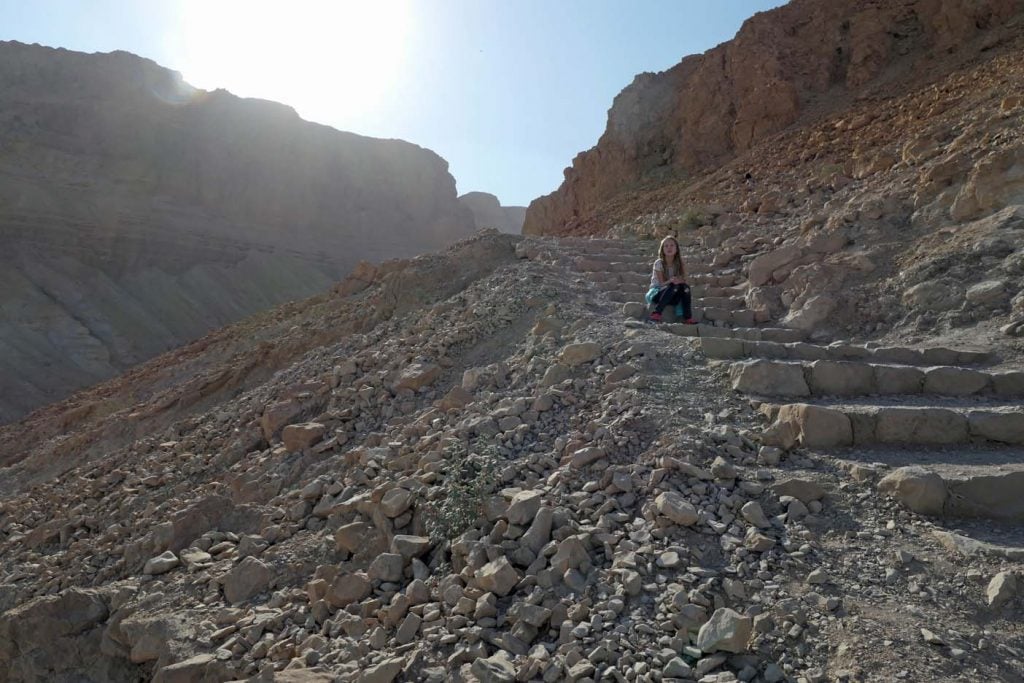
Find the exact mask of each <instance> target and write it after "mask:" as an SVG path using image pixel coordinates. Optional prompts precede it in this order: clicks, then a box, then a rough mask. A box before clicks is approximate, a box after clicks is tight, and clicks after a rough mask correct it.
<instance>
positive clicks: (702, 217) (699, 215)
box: [678, 206, 711, 231]
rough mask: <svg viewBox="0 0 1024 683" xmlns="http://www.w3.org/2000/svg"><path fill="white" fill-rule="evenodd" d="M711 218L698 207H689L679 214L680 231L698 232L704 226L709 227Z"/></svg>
mask: <svg viewBox="0 0 1024 683" xmlns="http://www.w3.org/2000/svg"><path fill="white" fill-rule="evenodd" d="M710 220H711V217H710V216H709V215H708V214H707V213H706V212H705V211H701V210H700V209H698V208H697V207H693V206H690V207H687V208H686V209H684V210H683V211H681V212H680V213H679V223H678V225H679V230H680V231H685V230H696V229H697V228H699V227H700V226H702V225H707V223H708V222H710Z"/></svg>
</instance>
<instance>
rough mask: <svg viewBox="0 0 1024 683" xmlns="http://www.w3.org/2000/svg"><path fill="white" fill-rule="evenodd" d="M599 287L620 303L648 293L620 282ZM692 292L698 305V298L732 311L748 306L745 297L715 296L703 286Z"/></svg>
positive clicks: (712, 306) (640, 297)
mask: <svg viewBox="0 0 1024 683" xmlns="http://www.w3.org/2000/svg"><path fill="white" fill-rule="evenodd" d="M598 289H600V290H602V291H603V292H604V293H605V294H606V295H607V296H608V298H609V299H610V300H611V301H616V302H618V303H627V302H630V301H642V300H643V298H644V295H645V294H647V289H646V288H644V289H642V290H641V289H639V288H636V287H624V286H623V285H622V284H620V283H601V284H599V285H598ZM716 293H717V292H716ZM690 294H691V296H692V297H693V301H694V302H695V304H694V305H696V301H697V299H701V300H702V302H703V303H702V305H703V306H707V307H711V308H724V309H726V310H730V311H736V310H741V309H743V308H746V306H747V302H746V300H744V299H743V297H728V296H715V295H712V294H709V293H708V292H707V290H706V289H705V288H703V287H698V286H693V287H691V289H690Z"/></svg>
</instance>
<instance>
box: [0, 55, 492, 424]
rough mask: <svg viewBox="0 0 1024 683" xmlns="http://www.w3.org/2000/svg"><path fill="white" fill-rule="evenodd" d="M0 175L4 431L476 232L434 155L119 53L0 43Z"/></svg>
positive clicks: (0, 406) (0, 416)
mask: <svg viewBox="0 0 1024 683" xmlns="http://www.w3.org/2000/svg"><path fill="white" fill-rule="evenodd" d="M0 175H2V178H3V180H2V182H0V244H2V245H3V247H4V248H3V249H2V250H0V422H5V421H9V420H11V419H13V418H15V417H17V416H19V415H22V414H23V413H24V412H26V411H27V410H29V409H32V408H34V407H36V406H38V405H41V404H43V403H47V402H50V401H53V400H56V399H58V398H61V397H63V396H66V395H67V394H68V393H69V392H70V391H72V390H74V389H77V388H79V387H81V386H85V385H88V384H91V383H93V382H96V381H98V380H100V379H104V378H107V377H110V376H113V375H114V374H116V373H118V372H120V371H122V370H124V369H125V368H127V367H129V366H131V365H134V364H135V363H138V362H140V361H141V360H144V359H147V358H150V357H152V356H154V355H156V354H157V353H160V352H162V351H165V350H167V349H170V348H174V347H176V346H179V345H180V344H182V343H184V342H187V341H189V340H192V339H195V338H197V337H199V336H201V335H202V334H204V333H206V332H207V331H209V330H211V329H214V328H216V327H219V326H222V325H224V324H226V323H228V322H231V321H234V320H238V319H239V318H242V317H244V316H246V315H250V314H252V313H255V312H257V311H259V310H263V309H266V308H268V307H271V306H273V305H276V304H279V303H281V302H283V301H287V300H290V299H295V298H302V297H306V296H309V295H311V294H314V293H316V292H319V291H323V290H325V289H327V287H328V286H329V284H330V283H332V282H334V281H335V280H337V279H339V278H340V277H341V276H342V275H343V274H344V273H346V272H348V271H349V270H350V269H351V268H352V267H353V266H354V265H355V264H356V263H357V262H358V260H360V259H370V260H374V261H379V260H382V259H385V258H390V257H404V256H410V255H414V254H417V253H421V252H423V251H426V250H431V249H436V248H439V247H442V246H444V245H446V244H448V243H450V242H452V241H454V240H456V239H459V238H462V237H465V236H466V235H468V234H470V233H471V232H472V231H473V229H474V224H473V218H472V216H471V215H470V212H469V211H468V210H466V209H465V208H463V207H462V206H460V205H459V203H458V201H457V196H456V192H455V182H454V180H453V178H452V177H451V175H450V174H449V173H448V167H447V163H446V162H445V161H444V160H443V159H442V158H440V157H439V156H437V155H436V154H434V153H433V152H431V151H429V150H425V149H422V148H420V147H417V146H416V145H413V144H410V143H406V142H403V141H399V140H376V139H371V138H366V137H361V136H358V135H354V134H351V133H344V132H340V131H337V130H334V129H332V128H328V127H326V126H320V125H316V124H312V123H309V122H306V121H303V120H302V119H300V118H299V117H298V115H297V114H296V113H295V112H294V111H293V110H292V109H290V108H288V107H285V106H283V105H280V104H276V103H272V102H266V101H261V100H245V99H240V98H238V97H235V96H233V95H231V94H230V93H227V92H225V91H220V90H218V91H215V92H204V91H197V90H195V89H193V88H191V87H190V86H188V84H186V83H184V82H183V81H182V80H181V77H180V76H179V75H178V74H177V73H175V72H172V71H169V70H167V69H164V68H161V67H160V66H158V65H156V64H155V63H153V62H150V61H148V60H144V59H141V58H139V57H135V56H133V55H130V54H127V53H111V54H97V55H85V54H79V53H74V52H68V51H66V50H53V49H49V48H44V47H40V46H36V45H32V46H29V45H23V44H19V43H0Z"/></svg>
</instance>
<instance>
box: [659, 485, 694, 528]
mask: <svg viewBox="0 0 1024 683" xmlns="http://www.w3.org/2000/svg"><path fill="white" fill-rule="evenodd" d="M654 507H655V509H656V510H657V511H658V513H659V514H661V515H662V516H664V517H667V518H668V519H670V520H671V521H672V522H673V523H675V524H679V525H682V526H693V525H694V524H696V523H697V520H698V519H700V517H699V515H698V514H697V509H696V508H695V507H693V505H692V504H691V503H690V502H689V501H688V500H686V498H684V497H683V495H682V494H681V493H677V492H675V491H665V492H664V493H661V494H659V495H658V497H657V498H655V499H654Z"/></svg>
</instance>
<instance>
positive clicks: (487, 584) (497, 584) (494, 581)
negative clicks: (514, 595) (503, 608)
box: [474, 557, 519, 597]
mask: <svg viewBox="0 0 1024 683" xmlns="http://www.w3.org/2000/svg"><path fill="white" fill-rule="evenodd" d="M474 581H475V583H476V585H477V586H478V587H479V588H480V589H481V590H485V591H487V592H489V593H494V594H495V595H497V596H499V597H504V596H506V595H508V594H509V592H510V591H511V590H512V589H513V588H515V586H516V584H517V583H519V574H518V572H516V570H515V568H514V567H513V566H512V565H511V564H510V563H509V561H508V559H507V558H505V557H499V558H498V559H497V560H494V561H493V562H488V563H487V564H485V565H484V566H483V567H481V568H480V569H479V570H477V572H476V577H475V580H474Z"/></svg>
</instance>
